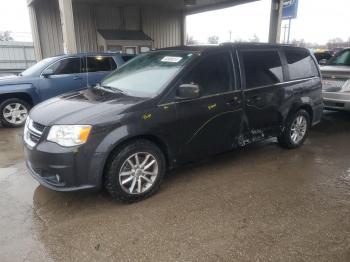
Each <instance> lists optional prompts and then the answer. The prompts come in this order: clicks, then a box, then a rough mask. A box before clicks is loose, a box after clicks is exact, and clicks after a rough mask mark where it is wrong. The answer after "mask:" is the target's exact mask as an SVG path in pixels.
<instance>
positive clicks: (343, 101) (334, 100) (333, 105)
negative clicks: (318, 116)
mask: <svg viewBox="0 0 350 262" xmlns="http://www.w3.org/2000/svg"><path fill="white" fill-rule="evenodd" d="M323 102H324V108H325V109H331V110H343V111H350V92H323Z"/></svg>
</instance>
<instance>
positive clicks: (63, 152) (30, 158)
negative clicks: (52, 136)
mask: <svg viewBox="0 0 350 262" xmlns="http://www.w3.org/2000/svg"><path fill="white" fill-rule="evenodd" d="M24 153H25V156H26V159H27V162H26V163H27V167H28V169H29V172H30V174H31V175H32V176H33V177H34V178H35V179H36V180H37V181H38V182H39V183H40V184H41V185H43V186H44V187H47V188H50V189H52V190H56V191H78V190H83V189H99V188H100V187H101V175H100V174H101V166H103V159H104V158H103V155H102V154H97V153H91V154H90V153H88V152H86V151H85V150H84V149H83V148H81V147H80V148H79V147H75V148H64V147H61V146H59V145H57V144H55V143H51V142H46V141H44V142H42V143H39V144H38V145H37V146H36V147H34V148H31V147H30V146H28V145H27V144H25V146H24Z"/></svg>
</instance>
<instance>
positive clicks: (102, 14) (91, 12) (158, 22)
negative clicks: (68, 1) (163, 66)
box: [73, 2, 182, 51]
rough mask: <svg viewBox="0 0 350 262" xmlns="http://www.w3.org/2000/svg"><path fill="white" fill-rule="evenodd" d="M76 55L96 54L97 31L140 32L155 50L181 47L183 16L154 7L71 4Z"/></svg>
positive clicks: (177, 12)
mask: <svg viewBox="0 0 350 262" xmlns="http://www.w3.org/2000/svg"><path fill="white" fill-rule="evenodd" d="M73 10H74V26H75V31H76V32H75V35H76V40H77V48H78V51H97V37H96V31H97V29H117V30H143V31H144V32H145V33H146V34H147V35H149V36H150V37H151V38H152V39H153V40H154V48H162V47H169V46H175V45H180V44H181V34H182V33H181V22H182V14H181V12H179V11H170V10H166V9H157V8H154V7H142V8H141V7H139V6H123V7H121V6H117V5H113V4H108V5H106V4H92V3H90V4H89V3H81V2H73Z"/></svg>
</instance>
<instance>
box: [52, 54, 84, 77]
mask: <svg viewBox="0 0 350 262" xmlns="http://www.w3.org/2000/svg"><path fill="white" fill-rule="evenodd" d="M49 69H52V70H53V72H54V73H53V74H54V75H66V74H78V73H80V58H66V59H62V60H60V61H58V62H57V63H55V64H53V65H52V66H50V67H49Z"/></svg>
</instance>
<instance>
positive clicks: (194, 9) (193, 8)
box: [27, 0, 260, 14]
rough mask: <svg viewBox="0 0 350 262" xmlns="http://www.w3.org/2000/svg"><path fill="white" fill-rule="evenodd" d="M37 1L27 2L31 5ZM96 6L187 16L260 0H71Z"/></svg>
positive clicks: (28, 0) (30, 0) (29, 0)
mask: <svg viewBox="0 0 350 262" xmlns="http://www.w3.org/2000/svg"><path fill="white" fill-rule="evenodd" d="M36 1H37V0H27V4H28V5H31V4H32V3H34V2H36ZM57 1H58V0H57ZM72 1H77V2H89V3H97V4H117V5H121V6H126V5H128V6H133V5H143V6H157V7H163V8H166V9H176V10H182V11H184V12H185V13H187V14H191V13H199V12H205V11H211V10H216V9H220V8H226V7H231V6H235V5H241V4H245V3H250V2H255V1H260V0H72Z"/></svg>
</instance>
